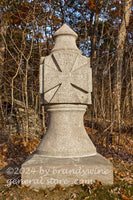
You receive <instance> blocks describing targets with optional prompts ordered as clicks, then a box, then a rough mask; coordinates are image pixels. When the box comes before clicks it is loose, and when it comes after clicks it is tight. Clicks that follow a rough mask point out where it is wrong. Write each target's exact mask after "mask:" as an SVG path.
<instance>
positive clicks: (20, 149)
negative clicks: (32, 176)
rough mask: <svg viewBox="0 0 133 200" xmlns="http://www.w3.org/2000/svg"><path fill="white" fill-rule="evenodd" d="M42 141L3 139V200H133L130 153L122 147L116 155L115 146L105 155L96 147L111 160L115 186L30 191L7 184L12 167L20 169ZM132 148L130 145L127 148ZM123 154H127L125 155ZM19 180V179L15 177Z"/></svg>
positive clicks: (0, 196)
mask: <svg viewBox="0 0 133 200" xmlns="http://www.w3.org/2000/svg"><path fill="white" fill-rule="evenodd" d="M38 143H39V141H38V140H37V139H36V140H29V141H28V142H25V141H24V139H23V138H22V137H20V136H16V137H14V136H12V137H11V139H10V141H8V142H7V141H6V140H5V138H4V137H3V139H2V137H1V142H0V148H1V151H0V152H1V153H0V169H1V174H0V200H43V199H46V200H58V199H59V200H74V199H76V200H81V199H86V200H87V199H92V200H95V199H96V200H97V199H98V200H106V199H109V200H111V199H112V200H118V199H125V200H132V199H133V164H132V153H130V152H131V150H130V149H129V148H128V149H124V150H123V148H122V147H120V152H119V155H117V153H116V150H115V145H114V146H109V150H108V152H106V148H105V146H104V145H103V146H101V144H100V145H99V146H97V147H98V148H97V149H98V151H99V152H100V153H101V154H103V155H104V156H105V157H107V159H109V160H110V161H111V162H112V163H113V166H114V184H113V185H108V186H106V185H103V184H102V183H101V182H98V181H96V182H95V183H93V184H92V185H87V184H82V185H71V186H69V187H67V188H63V187H61V186H60V185H57V186H56V187H55V188H49V189H45V190H35V189H32V188H30V187H22V186H21V185H20V184H7V183H8V182H9V179H10V178H11V175H10V174H7V173H6V172H7V170H8V169H9V167H13V166H18V167H20V165H21V164H22V163H23V161H24V160H25V159H26V157H27V156H28V155H29V154H31V153H32V152H33V151H35V149H36V147H37V145H38ZM128 147H129V145H128ZM123 152H124V153H123ZM12 178H15V179H16V178H19V177H12Z"/></svg>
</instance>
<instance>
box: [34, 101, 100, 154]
mask: <svg viewBox="0 0 133 200" xmlns="http://www.w3.org/2000/svg"><path fill="white" fill-rule="evenodd" d="M47 111H48V113H49V118H50V124H49V126H48V130H47V132H46V134H45V135H44V138H43V139H42V141H41V143H40V145H39V147H38V148H37V153H38V154H40V155H45V156H53V157H54V156H55V157H77V156H88V155H95V154H96V148H95V147H94V145H93V143H92V142H91V140H90V138H89V137H88V135H87V133H86V130H85V128H84V124H83V116H84V113H85V111H86V105H78V106H77V105H73V104H65V105H64V104H58V105H50V106H49V107H47Z"/></svg>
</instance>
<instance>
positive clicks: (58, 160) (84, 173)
mask: <svg viewBox="0 0 133 200" xmlns="http://www.w3.org/2000/svg"><path fill="white" fill-rule="evenodd" d="M96 180H98V181H101V182H102V183H104V184H113V165H112V163H111V162H110V161H108V160H107V159H105V158H104V157H103V156H101V155H100V154H98V153H97V154H96V155H93V156H86V157H71V158H66V157H45V156H42V155H38V154H36V153H34V154H33V155H31V156H30V158H28V159H27V160H26V162H25V163H23V165H22V175H21V181H22V185H25V186H31V187H33V188H43V189H44V188H50V187H55V185H57V184H60V185H61V186H64V187H67V186H70V185H71V184H83V183H85V184H92V183H93V182H95V181H96Z"/></svg>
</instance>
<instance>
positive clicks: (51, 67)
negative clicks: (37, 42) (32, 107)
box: [43, 51, 92, 104]
mask: <svg viewBox="0 0 133 200" xmlns="http://www.w3.org/2000/svg"><path fill="white" fill-rule="evenodd" d="M43 76H44V86H43V87H44V100H45V102H46V103H85V104H86V103H88V102H89V103H90V101H91V100H90V93H91V91H92V88H91V84H89V83H91V81H92V80H91V79H92V78H91V68H90V66H89V59H88V58H86V57H85V56H82V55H80V54H77V53H71V52H68V53H66V52H62V51H60V52H54V53H52V54H50V55H49V56H47V57H45V60H44V71H43Z"/></svg>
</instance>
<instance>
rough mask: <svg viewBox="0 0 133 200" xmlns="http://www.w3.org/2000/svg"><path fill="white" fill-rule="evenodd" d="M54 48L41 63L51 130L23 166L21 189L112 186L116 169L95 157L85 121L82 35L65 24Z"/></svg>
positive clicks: (87, 90) (87, 94)
mask: <svg viewBox="0 0 133 200" xmlns="http://www.w3.org/2000/svg"><path fill="white" fill-rule="evenodd" d="M54 39H55V46H54V48H53V50H52V51H51V53H50V55H48V56H46V57H42V58H41V63H40V93H41V103H42V104H44V105H45V108H46V109H47V112H48V114H49V125H48V128H47V131H46V134H45V135H44V137H43V139H42V141H41V143H40V144H39V146H38V148H37V150H36V152H35V153H33V154H32V155H31V156H30V157H29V158H28V159H27V160H26V161H25V162H24V163H23V165H22V176H21V180H22V184H23V185H26V186H32V187H34V188H46V187H54V186H55V185H56V184H60V185H62V186H69V185H71V184H82V183H87V184H91V183H93V182H95V180H99V181H101V182H102V183H104V184H113V165H112V163H110V162H109V161H108V160H106V159H105V158H104V157H103V156H101V155H100V154H98V153H97V152H96V148H95V146H94V145H93V143H92V141H91V140H90V138H89V136H88V135H87V133H86V131H85V128H84V124H83V116H84V113H85V111H86V108H87V105H88V104H91V92H92V70H91V68H90V59H89V58H87V57H85V56H83V55H81V52H80V50H79V49H78V48H77V46H76V39H77V34H76V33H75V32H74V31H73V30H72V29H70V28H69V27H68V26H67V25H66V24H64V25H63V26H62V27H61V28H60V29H58V30H57V31H56V32H55V34H54Z"/></svg>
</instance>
